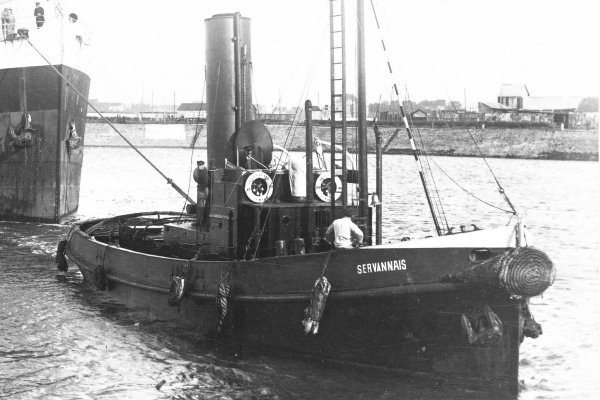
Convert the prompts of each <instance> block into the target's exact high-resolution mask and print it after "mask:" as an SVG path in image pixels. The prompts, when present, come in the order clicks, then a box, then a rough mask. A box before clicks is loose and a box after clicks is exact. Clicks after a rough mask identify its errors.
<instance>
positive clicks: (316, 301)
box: [302, 276, 331, 335]
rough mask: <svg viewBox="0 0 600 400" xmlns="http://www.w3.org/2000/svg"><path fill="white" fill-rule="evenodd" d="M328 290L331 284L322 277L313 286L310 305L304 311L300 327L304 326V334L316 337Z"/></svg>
mask: <svg viewBox="0 0 600 400" xmlns="http://www.w3.org/2000/svg"><path fill="white" fill-rule="evenodd" d="M330 290H331V284H330V283H329V281H328V280H327V278H326V277H324V276H322V277H320V278H319V279H317V281H316V282H315V286H314V287H313V291H312V297H311V299H310V305H309V306H308V307H307V308H305V309H304V320H302V325H303V326H304V332H305V333H312V334H313V335H316V334H317V332H319V321H320V320H321V317H322V316H323V311H324V310H325V303H326V302H327V296H329V291H330Z"/></svg>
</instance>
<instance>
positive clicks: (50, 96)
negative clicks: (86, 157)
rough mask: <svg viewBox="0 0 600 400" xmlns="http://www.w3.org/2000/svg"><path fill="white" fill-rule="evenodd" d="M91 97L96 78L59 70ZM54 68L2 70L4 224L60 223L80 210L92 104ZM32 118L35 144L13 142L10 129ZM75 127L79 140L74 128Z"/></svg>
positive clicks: (0, 215)
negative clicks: (26, 117) (7, 221)
mask: <svg viewBox="0 0 600 400" xmlns="http://www.w3.org/2000/svg"><path fill="white" fill-rule="evenodd" d="M54 67H55V68H57V69H58V71H60V73H61V74H63V75H64V76H65V77H66V78H67V79H68V81H69V82H70V83H71V85H72V86H73V87H74V88H76V89H77V90H78V91H79V92H81V93H82V94H83V95H84V96H87V95H88V92H89V86H90V78H89V77H88V76H87V75H86V74H85V73H83V72H81V71H79V70H77V69H75V68H71V67H69V66H67V65H55V66H54ZM73 87H71V86H70V85H69V84H67V83H66V81H65V80H64V79H63V78H61V77H60V76H59V75H58V74H57V73H56V71H54V69H53V68H52V67H51V66H49V65H46V66H26V67H21V68H6V69H3V70H0V141H1V142H0V219H16V220H29V221H40V222H60V221H61V220H62V219H63V218H64V217H66V216H68V215H69V214H71V213H73V212H75V211H76V210H77V208H78V205H79V185H80V178H81V166H82V161H83V149H82V146H83V140H84V139H83V138H84V135H85V116H86V113H87V102H86V101H85V99H83V98H81V96H79V95H78V94H77V93H76V91H75V90H74V89H73ZM24 113H27V114H29V115H30V116H31V127H32V128H33V129H34V131H33V133H32V135H31V143H30V144H29V145H28V146H26V147H22V148H20V147H18V146H14V145H12V143H10V138H9V137H8V132H7V130H8V129H9V126H11V127H17V126H18V125H19V121H20V120H21V118H22V116H23V114H24ZM70 123H71V124H72V126H73V127H74V128H75V131H76V132H77V136H78V140H76V141H73V140H71V141H69V139H73V134H72V132H71V129H70V127H69V124H70Z"/></svg>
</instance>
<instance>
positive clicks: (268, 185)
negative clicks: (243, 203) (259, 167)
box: [244, 171, 273, 203]
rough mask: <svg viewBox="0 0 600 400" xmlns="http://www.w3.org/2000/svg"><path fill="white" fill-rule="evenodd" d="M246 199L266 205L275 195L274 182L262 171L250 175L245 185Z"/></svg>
mask: <svg viewBox="0 0 600 400" xmlns="http://www.w3.org/2000/svg"><path fill="white" fill-rule="evenodd" d="M244 191H245V192H246V197H248V200H250V201H251V202H253V203H264V202H265V201H267V200H268V199H269V198H270V197H271V195H272V194H273V180H272V179H271V177H270V176H269V175H267V174H265V173H264V172H262V171H255V172H253V173H251V174H250V175H248V178H246V183H245V184H244Z"/></svg>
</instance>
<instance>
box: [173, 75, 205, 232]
mask: <svg viewBox="0 0 600 400" xmlns="http://www.w3.org/2000/svg"><path fill="white" fill-rule="evenodd" d="M205 94H206V67H204V85H203V86H202V97H201V99H200V107H199V109H198V118H197V119H196V129H195V132H194V139H193V142H192V152H191V154H190V172H189V173H188V188H187V192H188V193H189V192H190V188H191V186H192V175H193V170H192V165H193V162H194V150H196V142H197V140H198V136H199V135H200V132H201V130H202V128H201V127H200V111H201V110H202V104H204V95H205ZM186 206H187V199H185V201H184V202H183V207H182V208H181V214H180V215H179V219H181V217H182V216H183V212H184V211H185V207H186ZM179 219H178V220H179Z"/></svg>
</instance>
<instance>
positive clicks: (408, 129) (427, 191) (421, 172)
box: [371, 0, 442, 236]
mask: <svg viewBox="0 0 600 400" xmlns="http://www.w3.org/2000/svg"><path fill="white" fill-rule="evenodd" d="M371 8H372V9H373V15H374V17H375V22H376V24H377V28H378V30H379V32H380V33H381V28H380V26H379V20H378V18H377V12H376V11H375V5H374V4H373V0H371ZM381 45H382V47H383V52H384V54H386V56H387V51H386V47H385V42H384V41H383V38H381ZM387 65H388V70H389V73H390V76H391V77H392V82H393V85H394V92H395V94H396V98H398V100H400V93H399V92H398V86H397V85H396V81H395V80H394V74H393V71H392V64H391V63H390V61H389V59H388V60H387ZM398 103H399V104H398V107H399V108H400V115H401V117H402V121H403V122H404V127H405V129H406V133H407V134H408V140H409V141H410V145H411V147H412V151H413V156H414V158H415V162H416V164H417V169H418V170H419V176H420V178H421V183H422V184H423V189H424V192H425V197H426V199H427V204H428V205H429V210H430V212H431V216H432V218H433V224H434V225H435V230H436V232H437V234H438V236H442V229H441V228H440V224H439V222H438V218H437V215H436V212H435V210H434V206H433V204H432V202H431V197H430V195H429V190H428V188H427V182H426V179H425V174H424V173H423V165H422V163H421V161H420V159H419V154H418V152H417V148H416V146H415V140H414V138H413V135H412V131H411V128H410V125H409V123H408V119H407V118H406V112H405V111H404V107H403V106H402V104H400V101H399V102H398Z"/></svg>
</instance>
